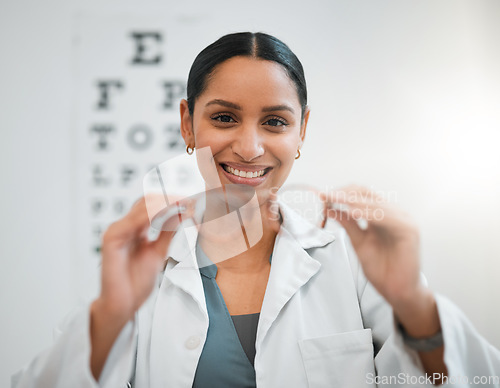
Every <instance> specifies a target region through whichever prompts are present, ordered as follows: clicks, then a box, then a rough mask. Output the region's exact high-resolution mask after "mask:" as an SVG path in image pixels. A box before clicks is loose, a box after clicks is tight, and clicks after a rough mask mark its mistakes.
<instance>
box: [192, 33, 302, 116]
mask: <svg viewBox="0 0 500 388" xmlns="http://www.w3.org/2000/svg"><path fill="white" fill-rule="evenodd" d="M236 56H245V57H251V58H257V59H264V60H268V61H273V62H276V63H279V64H280V65H281V66H283V68H284V69H285V71H286V72H287V74H288V76H289V77H290V79H291V80H292V81H293V83H294V84H295V87H296V89H297V94H298V97H299V102H300V105H301V107H302V118H304V112H305V109H306V106H307V87H306V79H305V76H304V69H303V68H302V64H301V63H300V61H299V59H298V58H297V56H296V55H295V54H294V53H293V52H292V50H290V48H289V47H288V46H287V45H286V44H285V43H283V42H282V41H281V40H279V39H278V38H275V37H274V36H272V35H268V34H265V33H262V32H256V33H252V32H239V33H234V34H228V35H224V36H223V37H221V38H220V39H218V40H217V41H215V42H214V43H212V44H211V45H209V46H207V47H206V48H205V49H203V51H201V52H200V53H199V54H198V56H197V57H196V58H195V60H194V62H193V65H192V66H191V70H190V71H189V77H188V83H187V102H188V109H189V113H190V114H191V115H193V112H194V104H195V102H196V99H197V98H198V97H199V96H200V95H201V94H202V93H203V91H204V90H205V88H206V87H207V83H208V81H209V79H210V77H211V75H212V74H213V72H214V69H215V67H216V66H217V65H219V64H220V63H222V62H224V61H226V60H228V59H230V58H232V57H236Z"/></svg>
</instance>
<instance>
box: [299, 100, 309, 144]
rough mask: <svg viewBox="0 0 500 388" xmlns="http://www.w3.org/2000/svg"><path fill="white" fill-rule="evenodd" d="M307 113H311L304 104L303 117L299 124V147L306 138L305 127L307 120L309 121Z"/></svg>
mask: <svg viewBox="0 0 500 388" xmlns="http://www.w3.org/2000/svg"><path fill="white" fill-rule="evenodd" d="M309 113H311V110H310V109H309V107H308V106H306V109H305V111H304V118H303V119H302V123H301V125H300V133H299V137H300V143H299V147H302V145H303V144H304V140H305V138H306V129H307V122H308V121H309Z"/></svg>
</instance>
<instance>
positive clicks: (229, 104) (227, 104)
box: [205, 99, 241, 110]
mask: <svg viewBox="0 0 500 388" xmlns="http://www.w3.org/2000/svg"><path fill="white" fill-rule="evenodd" d="M209 105H222V106H225V107H226V108H233V109H236V110H241V106H239V105H237V104H234V103H232V102H229V101H226V100H220V99H215V100H212V101H209V102H207V103H206V105H205V107H207V106H209Z"/></svg>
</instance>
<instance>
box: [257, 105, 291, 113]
mask: <svg viewBox="0 0 500 388" xmlns="http://www.w3.org/2000/svg"><path fill="white" fill-rule="evenodd" d="M277 110H287V111H289V112H292V113H295V111H294V110H293V108H292V107H290V106H288V105H273V106H266V107H265V108H262V112H274V111H277Z"/></svg>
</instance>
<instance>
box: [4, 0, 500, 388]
mask: <svg viewBox="0 0 500 388" xmlns="http://www.w3.org/2000/svg"><path fill="white" fill-rule="evenodd" d="M81 11H89V12H93V13H96V14H100V13H106V12H107V13H111V14H113V13H127V14H129V15H130V14H132V15H133V14H134V13H136V14H141V13H142V14H165V15H166V20H167V19H168V18H170V19H171V18H175V19H176V20H177V21H179V22H181V23H186V24H187V25H189V23H191V24H192V25H193V28H192V29H187V30H189V33H188V34H185V36H177V37H175V40H176V42H181V43H182V46H180V49H179V57H178V58H176V59H175V60H178V61H180V64H185V66H186V74H187V71H188V68H189V66H190V64H191V62H192V60H193V59H194V56H195V55H196V53H197V52H198V51H199V50H200V49H202V48H203V47H205V46H206V45H207V44H209V43H210V42H212V41H213V40H215V39H216V38H218V37H219V36H220V35H221V34H222V33H225V32H232V31H239V30H251V31H264V32H268V33H271V34H274V35H276V36H277V37H279V38H281V39H282V40H284V41H285V42H286V43H287V44H289V45H290V46H291V48H292V49H293V50H294V51H295V52H296V54H297V55H298V56H299V58H300V59H301V61H302V63H303V65H304V68H305V71H306V77H307V80H308V84H309V96H310V106H311V108H312V115H311V120H310V123H309V130H308V136H307V139H306V144H305V146H304V148H303V150H302V157H301V159H300V160H298V162H297V163H296V166H295V169H294V171H293V173H292V176H291V177H290V182H306V183H310V184H314V185H316V186H319V187H338V186H342V185H345V184H350V183H358V184H363V185H367V186H371V187H373V188H375V189H378V190H382V191H386V192H395V193H397V203H398V205H399V206H400V207H402V208H404V209H405V210H407V211H408V212H409V213H411V214H412V215H413V217H414V218H415V219H416V220H417V222H418V223H419V225H420V228H421V232H422V261H423V270H424V272H425V273H426V275H427V277H428V280H429V283H430V286H431V287H432V289H433V290H435V291H436V292H440V293H442V294H445V295H447V296H448V297H449V298H451V299H452V300H453V301H455V303H456V304H458V305H459V306H460V307H461V308H462V310H463V311H464V312H465V313H466V314H467V316H468V317H469V318H470V319H471V321H472V322H473V323H474V325H475V326H476V327H477V329H478V330H479V332H480V333H482V334H483V335H484V336H485V337H486V338H487V339H488V340H489V341H491V342H492V343H493V344H494V345H495V346H497V347H500V332H499V330H498V327H499V326H500V310H499V309H498V308H497V307H496V306H498V305H499V300H500V287H499V286H498V282H499V280H498V279H499V276H500V275H499V274H500V238H499V236H500V201H499V199H500V173H499V171H498V169H499V167H500V150H499V145H500V109H499V108H500V70H499V69H500V45H499V42H500V23H499V21H500V2H498V1H496V0H489V1H488V0H470V1H464V0H441V1H435V0H420V1H413V2H409V1H405V2H402V1H400V0H379V1H376V2H375V1H368V0H366V1H359V0H328V1H327V0H324V1H314V0H309V1H290V0H289V1H286V2H284V1H283V2H281V4H280V3H273V2H270V1H264V0H253V1H249V2H241V4H240V2H234V1H227V2H223V1H217V0H213V1H210V2H206V1H201V0H191V1H189V2H171V4H169V2H167V1H153V0H141V1H132V0H120V1H103V0H99V1H97V0H86V1H83V0H78V1H77V0H74V1H68V0H66V1H64V0H46V1H43V2H40V1H35V0H17V1H15V2H14V1H6V0H1V1H0V50H1V54H0V80H1V82H0V85H1V86H0V109H1V113H0V129H1V135H2V141H1V143H0V157H1V165H2V169H1V192H2V197H1V201H0V209H1V213H0V215H1V217H0V228H1V244H0V257H1V260H2V270H1V271H0V277H1V278H0V303H1V304H0V306H1V314H2V319H1V321H0V325H1V326H0V329H1V330H0V332H1V334H0V335H1V342H0V343H1V350H0V352H1V354H0V355H1V360H0V385H1V386H8V385H9V384H10V383H9V380H10V375H11V374H12V373H13V372H14V371H15V370H17V369H19V368H21V367H22V366H23V365H24V364H25V363H27V362H28V361H29V360H30V359H32V358H33V357H34V356H35V354H37V353H38V352H40V351H41V350H42V349H44V348H45V347H47V346H49V345H50V343H51V341H52V329H53V328H54V327H55V326H56V324H57V323H58V322H59V321H60V320H61V319H62V318H63V317H64V316H65V315H66V314H67V313H68V312H69V311H70V310H71V308H72V306H74V305H75V303H76V299H77V297H76V293H75V292H74V288H72V284H70V283H71V279H72V277H71V270H72V268H71V266H72V257H74V256H75V254H74V246H73V244H72V242H71V238H72V237H73V235H72V228H74V219H73V218H72V214H74V212H73V209H72V206H73V202H72V201H73V197H72V195H71V189H72V188H71V187H70V182H71V179H73V177H72V172H73V171H72V170H73V167H72V164H71V163H72V158H71V152H72V149H71V146H72V145H71V139H72V136H73V132H72V131H74V128H73V127H72V122H71V109H72V98H73V95H74V82H73V80H72V77H73V73H72V58H71V56H72V51H71V50H72V48H71V45H72V36H73V35H74V20H75V14H77V13H78V12H81ZM167 15H168V18H167ZM201 26H202V27H201Z"/></svg>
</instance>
